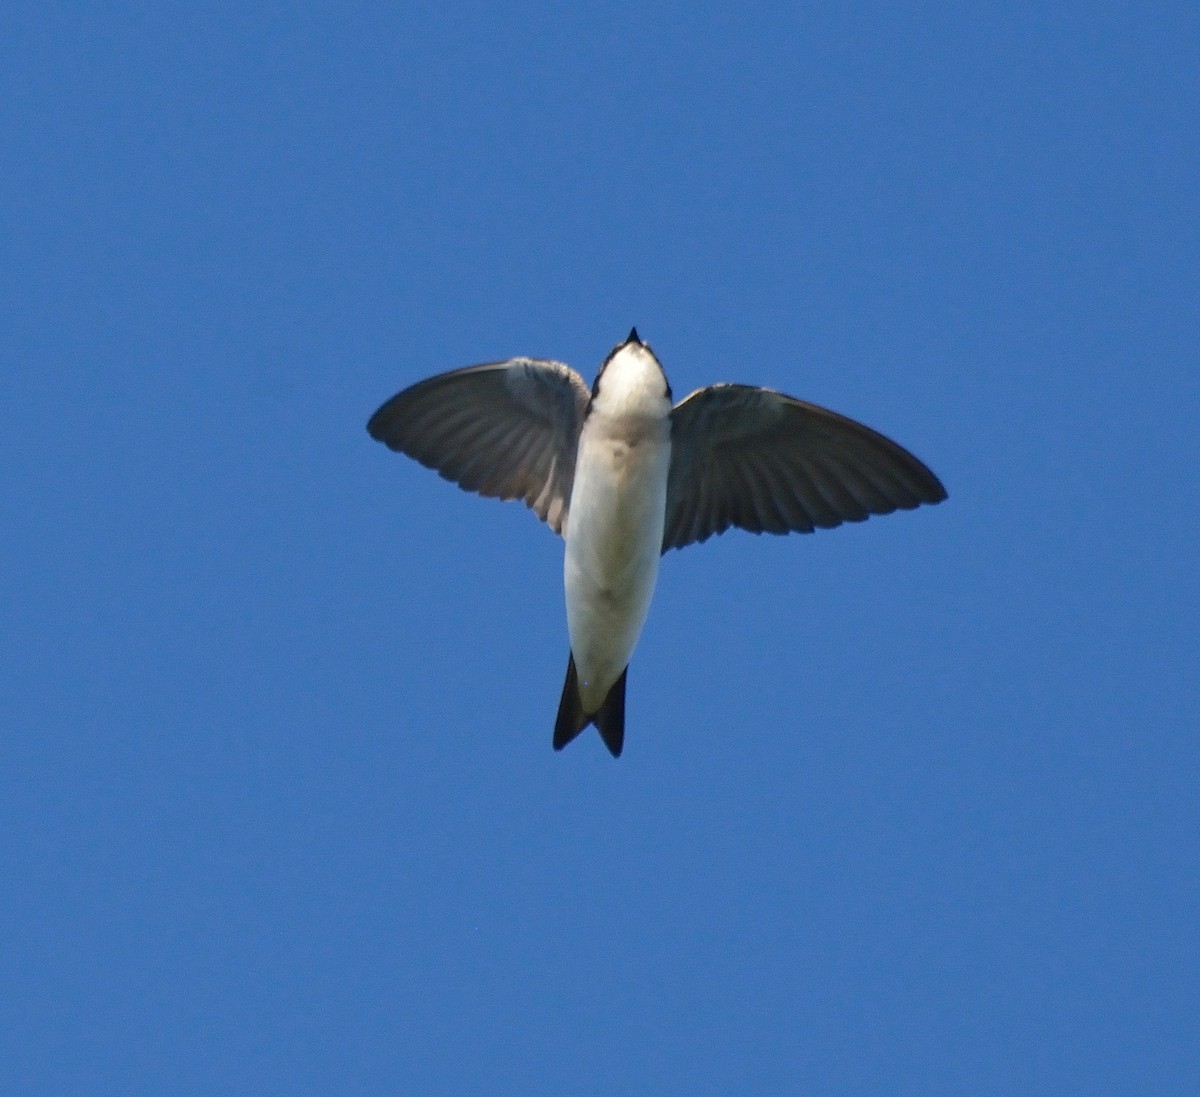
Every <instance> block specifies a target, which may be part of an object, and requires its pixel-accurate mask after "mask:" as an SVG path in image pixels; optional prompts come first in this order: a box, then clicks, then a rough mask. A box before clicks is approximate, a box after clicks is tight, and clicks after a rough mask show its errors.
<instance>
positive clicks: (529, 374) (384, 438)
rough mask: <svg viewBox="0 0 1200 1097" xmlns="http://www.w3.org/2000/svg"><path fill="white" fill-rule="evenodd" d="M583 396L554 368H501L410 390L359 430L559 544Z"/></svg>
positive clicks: (463, 372) (539, 364)
mask: <svg viewBox="0 0 1200 1097" xmlns="http://www.w3.org/2000/svg"><path fill="white" fill-rule="evenodd" d="M589 395H590V393H589V391H588V387H587V385H586V384H585V383H584V380H583V378H582V377H580V376H579V374H577V373H576V372H575V371H574V370H573V369H571V368H570V367H569V366H567V365H564V364H563V363H562V362H551V361H547V360H545V359H539V358H510V359H508V360H507V361H505V362H488V363H486V364H485V365H482V366H468V367H467V368H466V369H458V370H452V371H451V372H450V373H442V374H439V375H438V376H436V377H430V378H428V379H427V380H424V381H418V382H417V383H416V384H415V385H413V386H412V387H411V388H407V389H405V390H404V391H403V392H401V393H398V394H397V395H395V396H393V397H392V398H391V399H390V400H389V401H388V402H387V403H386V404H384V405H383V407H381V408H380V409H379V410H378V411H377V412H376V413H375V414H374V415H372V416H371V419H370V422H368V423H367V430H368V431H369V432H370V435H371V437H372V438H374V439H376V440H377V441H379V442H382V443H383V444H384V445H386V446H387V447H388V448H390V449H394V450H396V451H397V452H398V453H404V454H407V455H408V456H409V457H412V458H413V459H414V460H416V461H420V463H421V464H422V465H424V466H425V467H426V468H431V469H434V470H435V471H437V472H438V473H439V474H440V475H441V476H443V477H445V479H447V480H451V481H453V482H454V483H456V484H458V486H459V487H461V488H464V489H465V490H467V491H474V492H478V493H479V494H480V495H486V496H489V497H491V498H495V499H520V500H521V501H522V502H524V503H525V505H526V506H527V507H529V509H530V510H532V511H533V512H534V514H536V515H537V516H538V517H539V518H540V519H541V520H542V521H543V522H545V523H546V524H547V525H549V527H550V528H551V529H552V530H554V532H555V533H560V534H562V533H564V532H565V529H566V522H567V506H568V504H569V502H570V500H571V485H572V483H573V482H574V479H575V449H576V445H577V443H578V440H579V431H580V429H581V428H582V426H583V416H584V412H585V410H586V409H587V403H588V398H589Z"/></svg>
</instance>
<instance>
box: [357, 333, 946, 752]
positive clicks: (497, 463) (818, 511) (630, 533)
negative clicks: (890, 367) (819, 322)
mask: <svg viewBox="0 0 1200 1097" xmlns="http://www.w3.org/2000/svg"><path fill="white" fill-rule="evenodd" d="M672 400H673V398H672V394H671V386H670V384H669V383H668V381H667V375H666V373H665V371H664V370H663V367H662V365H661V363H660V362H659V360H658V358H657V356H656V355H655V353H654V351H653V350H652V349H651V348H650V345H649V344H648V343H645V342H643V341H642V339H641V338H640V337H639V336H638V332H637V328H633V329H632V330H631V331H630V333H629V336H628V337H627V338H626V339H625V340H624V342H621V343H618V344H617V345H616V346H615V347H614V348H613V349H612V350H611V351H610V352H609V354H608V356H607V357H606V358H605V359H604V361H603V362H602V363H601V365H600V369H599V372H598V373H597V374H596V379H595V381H594V382H593V384H592V386H591V388H590V389H589V388H588V385H587V383H586V382H585V381H584V379H583V378H582V377H581V376H580V375H579V374H578V373H577V372H576V371H575V370H573V369H572V368H571V367H570V366H568V365H566V364H565V363H563V362H558V361H554V360H551V359H545V358H508V359H505V360H503V361H496V362H485V363H484V364H482V365H477V366H467V367H465V368H462V369H455V370H451V371H449V372H448V373H441V374H438V375H436V376H433V377H429V378H426V379H425V380H423V381H418V382H417V383H416V384H414V385H412V386H410V387H409V388H406V389H404V390H403V391H402V392H399V393H397V394H396V395H395V396H393V397H392V398H391V399H390V400H387V401H386V402H385V403H384V404H383V405H382V406H381V407H380V408H379V409H378V411H376V412H375V414H374V415H372V416H371V418H370V420H369V421H368V423H367V431H368V433H369V434H370V436H371V437H372V438H374V439H375V440H377V441H379V442H382V443H383V444H384V445H386V446H387V447H388V448H389V449H392V450H394V451H396V452H398V453H403V454H405V455H407V456H408V457H411V458H413V459H414V460H416V461H418V462H420V464H422V465H424V466H426V467H427V468H430V469H433V470H435V471H436V472H437V473H438V474H439V475H441V476H442V477H443V478H444V479H446V480H449V481H451V482H453V483H455V484H457V485H458V486H459V487H461V488H463V489H464V490H466V491H470V492H475V493H477V494H479V495H482V496H486V497H490V498H496V499H505V500H520V501H522V502H523V503H524V504H525V505H526V506H527V507H529V509H530V510H532V511H533V513H534V514H535V515H537V517H538V518H540V519H541V520H542V521H543V522H545V523H546V525H548V526H549V527H550V529H552V530H553V531H554V532H555V533H557V534H559V535H560V536H562V538H563V539H564V541H565V551H564V558H563V585H564V590H565V595H566V611H567V632H568V636H569V639H570V651H569V653H568V656H567V673H566V680H565V682H564V683H563V691H562V697H561V699H560V701H559V708H558V715H557V717H556V719H555V724H554V736H553V740H552V744H553V747H554V749H555V750H561V749H562V748H563V747H565V746H566V745H567V744H568V743H569V742H571V741H572V740H573V739H575V738H576V737H577V736H578V735H579V734H580V733H582V732H583V731H584V730H585V729H586V728H587V727H588V726H590V725H594V726H595V727H596V729H597V731H598V732H599V735H600V738H601V739H602V740H603V742H604V745H605V746H606V747H607V748H608V750H609V752H610V753H611V754H612V756H613V757H614V758H617V757H620V755H621V751H622V749H623V747H624V742H625V687H626V679H627V677H628V672H629V661H630V659H631V657H632V655H633V651H634V648H635V647H636V645H637V642H638V638H639V636H640V635H641V632H642V627H643V626H644V624H645V622H646V616H647V613H648V611H649V608H650V600H651V596H652V595H653V593H654V587H655V583H656V581H657V578H658V566H659V560H660V558H661V557H662V556H663V555H664V554H665V553H666V552H667V551H668V550H670V549H680V548H683V547H685V546H686V545H691V544H694V543H699V542H702V541H706V540H707V539H708V538H709V537H712V536H713V535H714V534H720V533H724V532H725V531H726V530H727V529H729V528H730V527H737V528H739V529H743V530H748V531H750V532H752V533H773V534H784V533H791V532H798V533H811V532H813V531H814V530H815V529H818V528H819V529H830V528H833V527H834V526H838V525H841V524H842V523H843V522H861V521H863V520H864V519H866V518H867V517H869V516H870V515H873V514H889V513H891V512H892V511H895V510H911V509H914V508H916V507H918V506H920V505H921V504H922V503H926V504H930V503H939V502H941V501H942V500H944V499H945V498H946V497H947V496H946V489H945V488H944V487H943V486H942V483H941V481H940V480H939V479H938V478H937V476H935V475H934V473H933V472H932V471H931V470H930V469H929V468H928V467H927V466H926V465H924V464H923V463H922V462H921V461H919V460H918V459H917V458H916V457H914V456H913V455H912V454H911V453H909V452H908V451H907V450H906V449H904V448H903V447H901V446H899V445H897V444H896V443H895V442H893V441H892V440H891V439H889V438H886V437H884V436H883V435H882V434H879V433H878V432H876V431H874V430H872V429H871V428H870V427H867V426H864V425H863V424H862V423H859V422H856V421H855V420H853V419H849V418H847V417H845V416H843V415H839V414H838V413H837V412H833V411H829V410H827V409H826V408H822V407H818V406H817V405H815V404H810V403H806V402H805V401H803V400H797V399H796V398H794V397H792V396H787V395H785V394H784V393H781V392H777V391H775V390H773V389H769V388H762V387H759V386H755V385H743V384H731V383H719V384H714V385H708V386H706V387H704V388H700V389H697V390H696V391H695V392H693V393H692V394H691V395H690V396H687V397H686V398H685V399H683V400H681V401H679V403H673V402H672Z"/></svg>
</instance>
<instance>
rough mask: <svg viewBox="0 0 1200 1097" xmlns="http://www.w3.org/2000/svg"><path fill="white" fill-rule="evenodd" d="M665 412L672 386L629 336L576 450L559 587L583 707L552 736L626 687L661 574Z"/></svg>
mask: <svg viewBox="0 0 1200 1097" xmlns="http://www.w3.org/2000/svg"><path fill="white" fill-rule="evenodd" d="M670 416H671V397H670V390H669V389H668V388H667V383H666V378H665V377H664V376H663V373H662V370H661V368H660V367H659V365H658V362H657V360H656V359H655V357H654V355H653V354H651V353H650V352H649V351H648V350H647V349H646V348H645V347H643V346H642V345H641V344H640V343H626V344H625V345H624V346H622V347H620V348H619V349H618V350H617V352H616V354H615V355H614V356H613V357H612V358H610V359H609V361H608V362H607V363H606V365H605V368H604V370H603V371H602V373H601V375H600V377H599V378H598V380H597V384H596V391H595V395H594V396H593V397H592V401H591V405H590V409H589V411H588V414H587V417H586V419H585V420H584V424H583V430H582V431H581V432H580V436H579V449H578V451H577V453H576V457H575V483H574V485H573V488H572V491H571V503H570V515H571V519H570V522H569V523H568V525H567V530H566V542H567V545H566V552H565V553H564V561H563V586H564V588H565V590H566V596H567V632H568V634H569V635H570V638H571V654H572V656H573V657H574V663H575V670H576V673H577V689H578V696H579V705H578V708H577V709H574V708H571V707H570V701H571V698H570V697H569V696H568V697H565V698H564V707H566V708H568V709H570V713H571V714H570V715H568V714H567V713H566V712H563V711H560V717H559V722H558V724H557V725H556V728H555V740H556V742H557V741H560V740H563V741H565V740H566V739H569V738H573V737H574V736H575V735H576V734H578V732H579V731H581V730H583V728H584V727H586V726H587V720H586V719H584V717H585V716H590V715H591V714H593V713H598V712H600V711H601V710H602V708H603V706H604V702H605V700H606V699H607V697H608V696H609V692H610V691H611V690H612V688H613V687H614V686H615V685H617V683H618V680H620V689H621V691H622V694H623V692H624V688H625V682H624V678H623V675H624V673H625V668H626V667H627V666H628V665H629V659H630V656H632V655H633V649H634V647H635V645H636V644H637V641H638V637H639V636H640V635H641V632H642V626H643V625H644V624H645V623H646V614H647V612H648V611H649V609H650V598H651V596H652V595H653V593H654V584H655V582H656V581H657V579H658V561H659V557H660V556H661V555H662V534H663V521H664V518H665V516H666V508H667V473H668V472H669V471H670V467H671V419H670ZM568 692H569V691H568ZM618 700H619V701H620V702H621V703H622V704H623V700H624V698H623V696H622V697H621V698H620V699H618ZM615 703H617V702H616V701H614V704H615ZM581 720H582V722H580V721H581ZM601 730H602V732H603V731H604V728H603V727H602V728H601ZM615 734H616V733H615V732H614V735H615Z"/></svg>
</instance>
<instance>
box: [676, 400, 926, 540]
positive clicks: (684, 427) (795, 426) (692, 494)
mask: <svg viewBox="0 0 1200 1097" xmlns="http://www.w3.org/2000/svg"><path fill="white" fill-rule="evenodd" d="M945 498H946V489H945V488H943V487H942V485H941V482H940V481H939V480H938V478H937V477H936V476H935V475H934V474H933V473H932V472H931V471H930V470H929V469H928V468H927V467H926V466H925V465H923V464H922V463H921V462H920V461H919V460H917V458H916V457H914V456H913V455H912V454H911V453H909V452H908V450H906V449H904V448H903V447H902V446H898V445H897V444H896V443H895V442H893V441H892V440H891V439H890V438H885V437H884V436H883V435H882V434H879V433H878V432H877V431H874V430H872V429H871V428H870V427H867V426H864V425H863V424H862V423H856V422H855V421H854V420H853V419H847V418H846V417H845V416H844V415H838V414H837V412H834V411H827V410H826V409H825V408H821V407H817V405H816V404H807V403H805V402H804V401H803V400H796V399H795V398H793V397H791V396H785V395H784V394H783V393H781V392H774V391H773V390H771V389H764V388H755V387H753V386H751V385H710V386H709V387H707V388H702V389H698V390H697V391H696V392H693V393H692V394H691V396H689V397H688V398H687V399H686V400H681V401H680V402H679V403H678V404H676V405H675V407H674V409H673V410H672V412H671V469H670V473H669V474H668V478H667V515H666V524H665V527H664V530H663V552H666V551H667V549H671V548H683V547H684V545H690V544H692V543H693V542H696V541H705V540H707V539H708V538H709V537H711V536H712V535H713V534H714V533H723V532H724V531H725V530H727V529H728V528H729V527H730V526H738V527H739V528H741V529H745V530H749V531H750V532H752V533H789V532H793V531H794V532H799V533H811V532H812V531H813V530H814V529H815V528H817V527H818V526H820V527H824V528H831V527H833V526H838V525H841V523H843V522H861V521H862V520H863V519H864V518H866V517H867V516H868V515H871V514H888V513H890V512H891V511H894V510H908V509H911V508H912V507H916V506H919V505H920V504H922V503H938V502H941V500H943V499H945Z"/></svg>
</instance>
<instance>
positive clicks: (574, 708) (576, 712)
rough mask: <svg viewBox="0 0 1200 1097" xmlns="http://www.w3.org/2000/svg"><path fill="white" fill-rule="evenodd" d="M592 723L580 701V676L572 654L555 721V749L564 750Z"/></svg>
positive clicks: (568, 662)
mask: <svg viewBox="0 0 1200 1097" xmlns="http://www.w3.org/2000/svg"><path fill="white" fill-rule="evenodd" d="M590 723H591V720H589V719H588V718H587V716H586V714H585V713H584V711H583V704H582V702H581V701H580V700H579V674H578V672H577V671H576V670H575V655H574V653H572V654H571V655H570V656H568V657H567V680H566V681H565V682H564V683H563V691H562V700H561V701H559V702H558V719H557V720H555V721H554V749H555V750H562V748H563V747H565V746H566V745H567V744H568V743H569V742H570V741H571V740H572V739H574V738H575V736H576V735H578V734H579V733H580V732H581V731H583V729H584V728H585V727H587V726H588V724H590Z"/></svg>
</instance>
